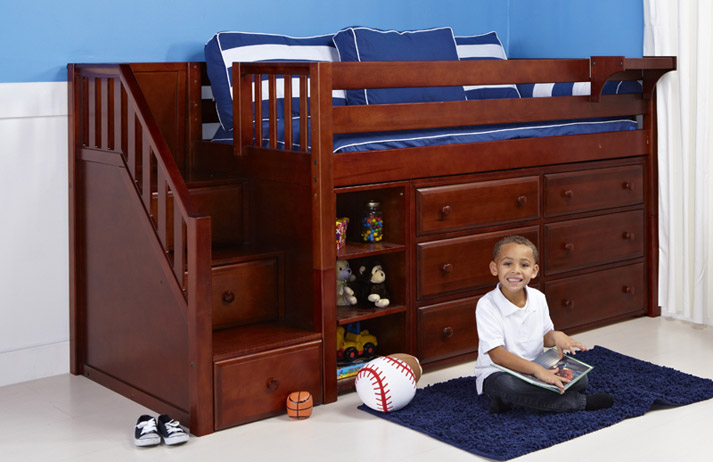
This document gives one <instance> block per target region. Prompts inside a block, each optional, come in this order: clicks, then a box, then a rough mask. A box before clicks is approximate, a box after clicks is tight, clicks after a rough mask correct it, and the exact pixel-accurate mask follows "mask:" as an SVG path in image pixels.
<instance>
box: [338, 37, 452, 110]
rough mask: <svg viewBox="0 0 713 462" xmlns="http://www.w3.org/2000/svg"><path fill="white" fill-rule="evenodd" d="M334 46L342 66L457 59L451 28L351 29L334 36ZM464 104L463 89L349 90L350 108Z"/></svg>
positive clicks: (348, 100)
mask: <svg viewBox="0 0 713 462" xmlns="http://www.w3.org/2000/svg"><path fill="white" fill-rule="evenodd" d="M334 44H335V45H336V47H337V49H338V50H339V59H340V61H343V62H363V61H448V60H452V61H455V60H457V59H458V54H457V53H456V45H455V42H454V39H453V30H452V29H451V28H450V27H438V28H434V29H424V30H408V31H395V30H379V29H372V28H369V27H348V28H346V29H342V30H341V31H339V32H337V33H336V34H335V35H334ZM463 100H465V95H464V94H463V87H461V86H453V87H413V88H365V89H360V90H347V102H348V104H350V105H362V104H395V103H418V102H428V101H463Z"/></svg>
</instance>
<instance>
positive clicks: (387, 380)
mask: <svg viewBox="0 0 713 462" xmlns="http://www.w3.org/2000/svg"><path fill="white" fill-rule="evenodd" d="M414 359H415V358H414ZM419 368H420V366H419ZM416 382H417V379H416V374H415V373H414V370H413V369H412V368H411V366H409V365H408V364H407V363H406V361H404V360H402V359H398V358H395V357H393V356H381V357H380V358H376V359H374V360H372V361H369V363H367V364H366V365H365V366H364V367H362V368H361V369H360V370H359V373H358V374H357V376H356V379H355V381H354V386H355V388H356V391H357V394H358V395H359V398H360V399H361V400H362V402H363V403H364V404H366V405H367V406H368V407H370V408H371V409H374V410H375V411H381V412H393V411H398V410H399V409H402V408H404V407H405V406H406V405H407V404H408V403H410V402H411V400H412V399H413V397H414V396H415V395H416Z"/></svg>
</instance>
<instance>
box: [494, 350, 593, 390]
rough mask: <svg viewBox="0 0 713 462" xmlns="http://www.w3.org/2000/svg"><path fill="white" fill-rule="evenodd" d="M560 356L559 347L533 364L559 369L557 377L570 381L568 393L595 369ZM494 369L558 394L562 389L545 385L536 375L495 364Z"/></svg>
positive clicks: (547, 352) (576, 360) (567, 385)
mask: <svg viewBox="0 0 713 462" xmlns="http://www.w3.org/2000/svg"><path fill="white" fill-rule="evenodd" d="M559 356H560V354H559V352H558V351H557V347H552V348H548V349H546V350H545V351H543V352H542V354H540V355H539V356H538V357H537V358H535V360H534V361H533V362H535V363H537V364H539V365H540V366H542V367H544V368H545V369H554V368H555V367H558V368H559V372H557V375H560V376H562V377H565V378H568V379H570V382H569V383H565V384H564V390H565V391H567V389H569V387H571V386H572V385H574V384H575V383H576V382H577V381H578V380H579V379H581V378H582V377H584V376H585V375H587V373H588V372H589V371H591V370H592V369H593V367H592V366H590V365H589V364H587V363H583V362H582V361H580V360H578V359H574V358H573V357H572V356H569V355H566V354H565V355H564V356H563V357H562V359H559ZM493 367H495V368H496V369H500V370H501V371H503V372H507V373H508V374H512V375H514V376H515V377H518V378H520V379H522V380H524V381H525V382H528V383H531V384H533V385H537V386H538V387H542V388H546V389H548V390H552V391H554V392H556V393H559V392H560V389H559V388H557V387H556V386H555V385H550V384H549V383H545V382H543V381H542V380H540V379H538V378H537V377H535V376H534V375H529V374H522V373H520V372H515V371H513V370H511V369H508V368H507V367H503V366H499V365H497V364H494V363H493Z"/></svg>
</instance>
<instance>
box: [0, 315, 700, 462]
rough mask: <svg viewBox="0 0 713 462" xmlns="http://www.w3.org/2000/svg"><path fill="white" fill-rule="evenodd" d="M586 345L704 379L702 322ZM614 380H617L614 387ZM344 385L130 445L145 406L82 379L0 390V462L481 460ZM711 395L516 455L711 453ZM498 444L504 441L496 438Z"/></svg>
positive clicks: (445, 372)
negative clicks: (160, 441) (324, 397)
mask: <svg viewBox="0 0 713 462" xmlns="http://www.w3.org/2000/svg"><path fill="white" fill-rule="evenodd" d="M575 337H576V338H577V339H579V340H580V341H582V342H583V343H585V344H587V345H588V346H592V345H602V346H606V347H607V348H610V349H613V350H615V351H618V352H620V353H624V354H627V355H630V356H634V357H636V358H639V359H643V360H646V361H651V362H654V363H656V364H661V365H665V366H670V367H674V368H676V369H678V370H681V371H684V372H688V373H691V374H695V375H698V376H701V377H708V378H713V328H711V327H702V326H697V325H691V324H687V323H683V322H680V321H675V320H670V319H664V318H639V319H635V320H632V321H627V322H624V323H620V324H616V325H614V326H609V327H604V328H601V329H596V330H592V331H589V332H585V333H582V334H579V335H577V336H575ZM472 373H473V364H472V363H467V364H462V365H458V366H454V367H450V368H446V369H442V370H439V371H435V372H430V373H427V374H424V376H423V377H422V378H421V381H420V382H419V387H423V386H426V385H428V384H431V383H435V382H440V381H443V380H447V379H450V378H454V377H458V376H463V375H472ZM622 386H626V384H622ZM358 404H360V402H359V400H358V397H357V395H356V394H355V393H349V394H346V395H343V396H340V398H339V400H338V401H337V402H336V403H332V404H329V405H323V406H318V407H316V408H315V409H314V413H313V415H312V417H311V418H309V419H307V420H303V421H295V420H291V419H289V418H288V417H287V416H279V417H274V418H272V419H267V420H263V421H260V422H255V423H252V424H248V425H243V426H240V427H236V428H233V429H229V430H224V431H221V432H217V433H214V434H212V435H208V436H204V437H202V438H196V437H191V439H190V441H189V442H188V443H187V444H185V445H183V446H177V447H166V446H159V447H153V448H142V449H139V448H136V447H134V444H133V439H132V437H133V426H134V424H135V422H136V419H137V418H138V416H139V415H140V414H142V413H151V411H149V410H147V409H145V408H143V407H142V406H139V405H137V404H135V403H134V402H132V401H129V400H128V399H125V398H123V397H122V396H120V395H118V394H116V393H113V392H112V391H109V390H107V389H106V388H103V387H101V386H99V385H97V384H95V383H94V382H91V381H89V380H87V379H85V378H83V377H75V376H71V375H60V376H56V377H50V378H46V379H41V380H35V381H32V382H26V383H21V384H17V385H11V386H6V387H2V388H0V460H2V461H5V462H9V461H49V460H51V461H64V460H72V461H90V460H91V461H94V460H101V461H126V460H170V461H183V460H185V461H196V460H198V461H212V460H216V461H227V460H239V461H244V462H247V461H250V462H254V461H275V460H279V459H284V460H287V461H330V462H331V461H337V460H341V461H356V460H359V461H369V462H375V461H409V462H419V461H438V460H443V461H445V460H447V461H448V462H457V461H477V460H486V459H482V458H480V457H477V456H474V455H472V454H469V453H466V452H464V451H461V450H459V449H456V448H454V447H451V446H448V445H446V444H443V443H440V442H438V441H436V440H434V439H431V438H430V437H428V436H425V435H422V434H420V433H418V432H415V431H412V430H408V429H406V428H403V427H401V426H398V425H395V424H391V423H388V422H386V421H384V420H382V419H378V418H374V417H372V416H370V415H368V414H367V413H365V412H362V411H359V410H357V409H356V407H357V405H358ZM712 437H713V400H708V401H704V402H701V403H696V404H693V405H689V406H684V407H680V408H670V409H660V410H654V411H650V412H649V413H647V414H646V415H644V416H643V417H639V418H634V419H629V420H625V421H624V422H621V423H619V424H617V425H614V426H612V427H608V428H605V429H603V430H600V431H597V432H594V433H590V434H588V435H584V436H581V437H579V438H576V439H574V440H572V441H569V442H566V443H563V444H559V445H556V446H553V447H551V448H548V449H545V450H541V451H537V452H534V453H531V454H528V455H526V456H523V457H522V458H520V459H517V460H526V461H544V460H577V461H606V460H609V461H618V460H635V461H638V460H646V461H669V460H687V461H704V460H713V449H711V438H712ZM503 444H507V441H503Z"/></svg>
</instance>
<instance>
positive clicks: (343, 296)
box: [337, 260, 357, 306]
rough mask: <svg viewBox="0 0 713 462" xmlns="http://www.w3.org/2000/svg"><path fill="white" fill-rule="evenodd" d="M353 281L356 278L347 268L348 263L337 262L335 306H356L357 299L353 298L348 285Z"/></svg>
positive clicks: (352, 292)
mask: <svg viewBox="0 0 713 462" xmlns="http://www.w3.org/2000/svg"><path fill="white" fill-rule="evenodd" d="M355 279H356V276H355V275H354V274H352V270H351V268H349V262H348V261H346V260H337V306H350V305H356V303H357V298H356V297H355V296H354V290H353V289H352V288H351V287H349V285H348V283H349V282H353V281H354V280H355Z"/></svg>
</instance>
